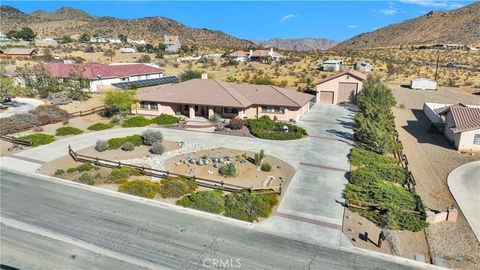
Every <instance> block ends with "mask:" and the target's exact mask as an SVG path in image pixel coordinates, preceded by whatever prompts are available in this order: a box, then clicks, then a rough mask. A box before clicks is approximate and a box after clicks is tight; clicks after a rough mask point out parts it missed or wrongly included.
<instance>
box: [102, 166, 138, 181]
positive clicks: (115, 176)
mask: <svg viewBox="0 0 480 270" xmlns="http://www.w3.org/2000/svg"><path fill="white" fill-rule="evenodd" d="M139 175H141V173H140V170H138V169H136V168H131V167H127V166H122V167H119V168H118V167H117V168H113V169H112V171H111V172H110V175H109V176H108V179H107V181H108V183H113V184H122V183H125V182H126V181H127V180H128V178H129V177H130V176H139Z"/></svg>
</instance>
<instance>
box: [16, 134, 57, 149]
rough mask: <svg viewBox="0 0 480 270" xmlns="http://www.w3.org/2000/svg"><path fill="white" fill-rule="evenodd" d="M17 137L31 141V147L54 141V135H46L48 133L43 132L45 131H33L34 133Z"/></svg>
mask: <svg viewBox="0 0 480 270" xmlns="http://www.w3.org/2000/svg"><path fill="white" fill-rule="evenodd" d="M19 139H20V140H25V141H29V142H31V143H32V146H33V147H36V146H39V145H44V144H49V143H51V142H54V141H55V136H53V135H48V134H45V133H35V134H30V135H26V136H22V137H20V138H19Z"/></svg>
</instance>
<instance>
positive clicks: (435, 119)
mask: <svg viewBox="0 0 480 270" xmlns="http://www.w3.org/2000/svg"><path fill="white" fill-rule="evenodd" d="M423 111H424V112H425V115H426V116H427V117H428V118H429V119H430V121H431V122H432V123H433V124H435V125H436V126H437V127H439V128H440V129H442V130H443V134H444V135H445V136H446V137H447V138H448V140H449V141H450V142H451V143H452V144H453V145H454V146H455V148H456V149H457V150H459V151H462V152H480V106H474V105H465V104H462V103H459V104H453V105H452V104H437V103H425V104H424V105H423Z"/></svg>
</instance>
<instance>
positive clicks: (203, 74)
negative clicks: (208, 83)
mask: <svg viewBox="0 0 480 270" xmlns="http://www.w3.org/2000/svg"><path fill="white" fill-rule="evenodd" d="M202 80H208V73H206V72H204V73H202Z"/></svg>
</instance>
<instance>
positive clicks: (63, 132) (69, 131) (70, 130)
mask: <svg viewBox="0 0 480 270" xmlns="http://www.w3.org/2000/svg"><path fill="white" fill-rule="evenodd" d="M82 133H83V130H81V129H79V128H76V127H69V126H65V127H59V128H57V129H56V130H55V135H56V136H67V135H78V134H82Z"/></svg>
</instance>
